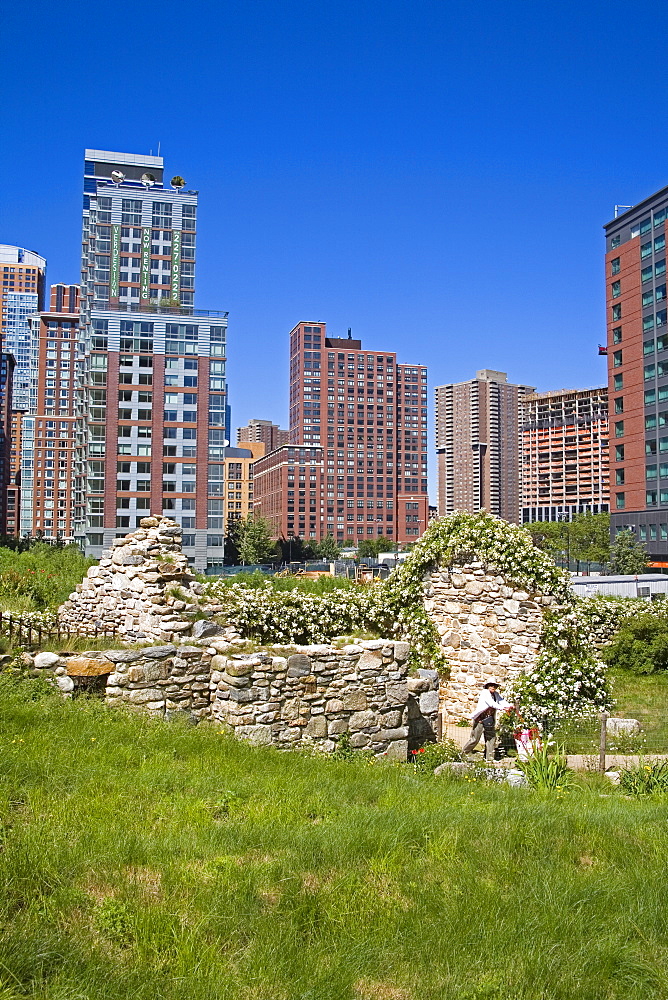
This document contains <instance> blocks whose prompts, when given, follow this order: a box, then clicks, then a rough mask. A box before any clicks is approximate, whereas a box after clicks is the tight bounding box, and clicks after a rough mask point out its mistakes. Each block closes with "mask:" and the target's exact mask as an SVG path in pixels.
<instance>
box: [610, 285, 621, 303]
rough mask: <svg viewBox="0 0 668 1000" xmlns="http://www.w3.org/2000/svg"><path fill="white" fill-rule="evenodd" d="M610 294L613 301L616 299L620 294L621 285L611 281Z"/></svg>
mask: <svg viewBox="0 0 668 1000" xmlns="http://www.w3.org/2000/svg"><path fill="white" fill-rule="evenodd" d="M611 292H612V297H613V299H618V298H619V296H620V295H621V294H622V283H621V281H613V283H612V286H611Z"/></svg>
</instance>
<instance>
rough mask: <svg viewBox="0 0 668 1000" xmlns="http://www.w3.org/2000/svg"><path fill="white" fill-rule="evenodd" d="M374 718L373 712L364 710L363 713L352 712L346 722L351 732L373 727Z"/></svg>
mask: <svg viewBox="0 0 668 1000" xmlns="http://www.w3.org/2000/svg"><path fill="white" fill-rule="evenodd" d="M375 723H376V716H375V713H374V712H370V711H369V710H366V711H364V712H353V714H352V715H351V716H350V719H349V720H348V726H349V728H350V730H351V732H354V731H356V730H359V729H367V728H369V727H370V726H373V725H375Z"/></svg>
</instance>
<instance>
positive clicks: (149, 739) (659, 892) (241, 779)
mask: <svg viewBox="0 0 668 1000" xmlns="http://www.w3.org/2000/svg"><path fill="white" fill-rule="evenodd" d="M0 734H1V735H0V772H1V773H2V783H1V785H0V789H1V792H0V829H1V830H2V834H1V837H2V845H1V849H0V885H1V889H0V893H1V897H0V924H1V932H0V1000H10V998H12V1000H14V998H16V1000H18V998H26V997H31V998H35V1000H75V998H76V1000H88V998H90V1000H112V998H113V1000H116V998H124V1000H125V998H128V997H132V998H140V1000H144V998H145V1000H177V998H178V1000H186V998H187V1000H203V998H207V1000H214V998H215V1000H228V998H229V1000H232V998H234V1000H240V998H242V1000H246V998H248V1000H441V998H442V1000H450V998H453V1000H454V998H457V1000H507V998H511V997H512V998H513V1000H618V998H619V1000H622V998H624V1000H641V998H642V1000H647V998H657V1000H658V998H659V997H666V996H668V972H666V969H668V912H667V910H666V906H665V885H666V874H665V864H666V862H665V858H666V853H667V851H668V826H667V824H666V810H665V800H664V801H662V800H660V799H656V800H653V799H649V800H644V801H636V800H633V799H626V798H624V797H623V796H621V795H620V794H619V793H618V792H616V791H615V790H614V789H612V788H610V787H609V786H608V785H607V784H603V779H597V778H592V779H590V780H589V781H588V782H585V781H583V782H582V783H581V784H580V785H579V786H578V787H576V788H575V789H574V790H573V791H572V792H571V793H570V794H568V795H564V796H563V797H554V796H553V797H549V796H547V797H546V796H541V795H539V794H537V793H532V792H529V791H526V790H523V789H510V788H507V787H503V788H501V787H496V786H493V785H491V784H489V783H487V782H485V783H470V782H466V781H459V780H450V781H448V780H443V779H435V778H433V777H430V776H421V775H419V774H416V773H415V772H414V771H413V769H412V768H411V766H410V765H389V764H377V763H376V764H369V763H366V762H364V761H361V760H355V761H352V762H349V761H337V760H331V759H321V758H319V759H314V758H311V757H307V756H305V755H301V754H296V753H280V752H278V751H276V750H273V749H271V748H253V747H251V746H248V745H247V744H245V743H242V742H235V741H234V740H233V739H231V738H229V737H227V736H225V735H223V734H221V733H219V732H218V731H217V729H216V728H215V727H210V726H206V725H202V726H200V727H198V728H193V727H188V726H185V725H184V726H181V725H176V724H174V723H164V722H162V721H160V720H151V719H148V718H146V717H144V716H141V715H135V714H132V713H129V712H120V711H118V710H112V709H110V708H108V707H105V706H104V705H103V704H101V703H99V702H92V701H91V702H86V701H75V702H68V703H66V702H62V701H60V700H59V699H58V698H56V697H55V696H53V695H44V694H43V689H42V687H41V685H40V682H37V681H35V682H22V683H20V684H19V683H18V682H16V681H14V680H12V679H11V678H7V677H6V676H5V677H4V678H3V677H0ZM3 989H4V991H3Z"/></svg>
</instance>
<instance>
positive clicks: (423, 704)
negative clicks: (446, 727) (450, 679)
mask: <svg viewBox="0 0 668 1000" xmlns="http://www.w3.org/2000/svg"><path fill="white" fill-rule="evenodd" d="M420 711H421V712H422V713H423V714H424V715H431V714H432V713H433V712H438V691H425V692H424V694H421V695H420Z"/></svg>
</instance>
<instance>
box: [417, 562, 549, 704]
mask: <svg viewBox="0 0 668 1000" xmlns="http://www.w3.org/2000/svg"><path fill="white" fill-rule="evenodd" d="M552 602H553V598H552V597H548V596H544V595H542V594H529V593H527V592H526V591H524V590H517V589H515V588H513V587H512V586H509V585H508V584H507V582H506V580H505V579H504V578H503V577H502V576H498V575H495V574H494V573H493V572H486V571H485V568H484V567H483V565H482V564H481V563H476V562H472V563H470V564H468V565H465V566H459V567H452V568H451V569H446V568H441V569H438V570H435V571H434V572H432V573H431V574H430V576H429V577H428V578H427V580H426V581H425V609H426V610H427V612H428V613H429V615H430V616H431V617H432V619H433V620H434V622H435V624H436V627H437V629H438V632H439V635H440V637H441V648H442V650H443V653H444V654H445V656H446V657H447V659H448V663H449V666H450V678H449V680H448V681H446V682H444V684H443V689H442V692H441V705H442V711H443V717H444V721H445V722H457V721H459V720H460V719H462V718H463V717H465V716H467V715H468V714H469V713H470V712H471V711H472V709H473V708H474V707H475V703H476V700H477V697H478V694H479V691H480V688H481V687H482V685H483V684H484V682H485V681H486V680H487V679H488V678H490V677H496V678H498V679H499V680H500V681H502V682H504V681H507V682H510V681H512V680H513V679H515V678H516V677H519V676H520V674H522V673H524V672H526V671H527V670H530V669H531V667H532V666H533V664H534V663H535V661H536V657H537V654H538V647H539V641H540V633H541V628H542V622H543V613H544V610H545V608H546V607H548V606H549V605H551V604H552Z"/></svg>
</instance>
